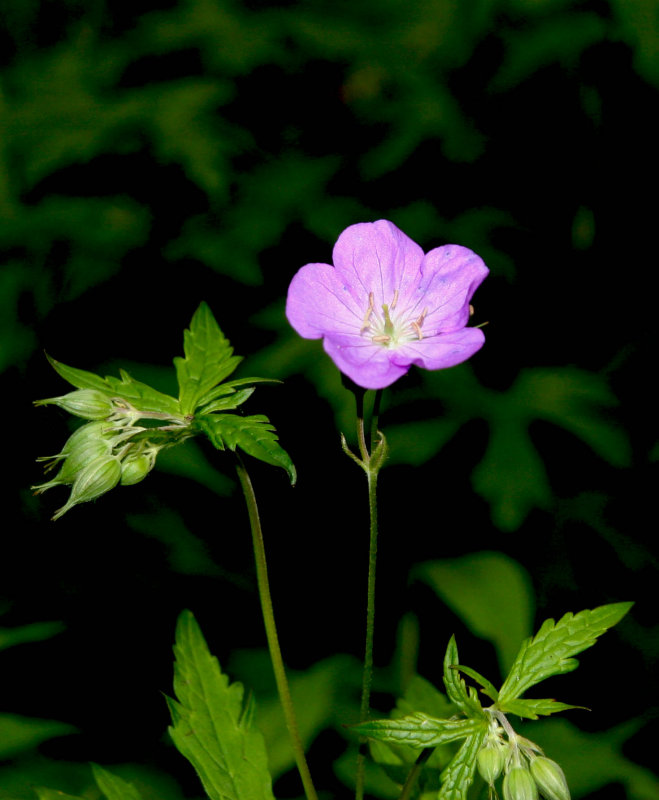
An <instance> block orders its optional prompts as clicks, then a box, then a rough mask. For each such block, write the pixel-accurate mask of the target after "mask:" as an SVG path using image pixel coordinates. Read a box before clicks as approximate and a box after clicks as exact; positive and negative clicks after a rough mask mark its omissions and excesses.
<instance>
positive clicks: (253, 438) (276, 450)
mask: <svg viewBox="0 0 659 800" xmlns="http://www.w3.org/2000/svg"><path fill="white" fill-rule="evenodd" d="M196 423H197V425H198V426H199V428H200V429H201V430H202V431H203V432H204V433H205V434H206V435H207V436H208V438H209V439H210V440H211V442H212V444H213V446H214V447H216V448H217V449H218V450H224V449H225V448H227V447H228V448H229V450H233V451H235V449H236V447H240V448H241V449H242V450H244V451H245V452H246V453H248V454H249V455H250V456H253V457H254V458H258V459H259V460H260V461H265V462H266V464H272V465H273V466H275V467H282V468H283V469H285V470H286V472H288V476H289V478H290V481H291V485H294V484H295V481H296V479H297V473H296V471H295V466H294V465H293V462H292V460H291V457H290V456H289V455H288V453H287V452H286V451H285V450H284V449H283V448H282V447H281V446H280V445H279V443H278V441H277V439H278V437H277V434H276V433H275V432H274V431H275V428H274V425H272V424H271V423H270V421H269V420H268V418H267V417H265V416H263V414H256V415H253V416H250V417H241V416H239V415H237V414H208V415H205V416H199V417H197V420H196Z"/></svg>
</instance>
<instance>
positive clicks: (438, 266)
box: [415, 244, 489, 334]
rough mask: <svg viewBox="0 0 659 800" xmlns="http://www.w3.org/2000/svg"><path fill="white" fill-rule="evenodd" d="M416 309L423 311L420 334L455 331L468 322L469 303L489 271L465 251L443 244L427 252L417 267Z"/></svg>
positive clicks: (476, 258)
mask: <svg viewBox="0 0 659 800" xmlns="http://www.w3.org/2000/svg"><path fill="white" fill-rule="evenodd" d="M421 271H422V274H423V277H422V279H421V282H420V284H419V286H418V288H417V290H416V291H417V294H418V296H417V298H416V300H415V305H416V308H418V309H419V313H420V312H421V311H422V310H423V308H426V309H427V314H426V316H425V320H424V330H427V331H428V333H429V334H432V333H441V332H448V331H456V330H459V329H460V328H463V327H464V326H465V325H466V324H467V322H468V320H469V301H470V300H471V298H472V296H473V294H474V292H475V291H476V289H477V288H478V287H479V286H480V284H481V283H482V282H483V280H484V279H485V277H486V276H487V274H488V272H489V270H488V268H487V267H486V266H485V264H484V263H483V260H482V259H481V257H480V256H478V255H476V253H474V252H473V251H472V250H469V248H467V247H460V246H459V245H457V244H447V245H444V246H443V247H436V248H435V249H434V250H431V251H430V252H429V253H427V254H426V256H425V257H424V259H423V263H422V265H421Z"/></svg>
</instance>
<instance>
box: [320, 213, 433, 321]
mask: <svg viewBox="0 0 659 800" xmlns="http://www.w3.org/2000/svg"><path fill="white" fill-rule="evenodd" d="M422 260H423V250H422V249H421V248H420V247H419V245H418V244H416V242H413V241H412V239H410V238H409V236H406V235H405V234H404V233H403V232H402V231H401V230H399V229H398V228H397V227H396V226H395V225H394V224H393V223H392V222H389V221H387V220H384V219H381V220H378V221H377V222H360V223H358V224H357V225H351V226H350V227H349V228H346V229H345V230H344V231H343V233H342V234H341V235H340V236H339V238H338V240H337V242H336V244H335V245H334V252H333V261H334V266H335V267H336V271H337V273H338V274H339V275H340V278H341V280H342V281H343V283H344V284H345V285H346V286H348V287H350V289H351V290H352V291H354V292H355V298H356V299H360V298H361V297H363V296H365V297H367V298H368V295H369V293H370V292H373V296H374V301H375V306H376V308H381V307H382V305H383V304H385V303H387V304H391V303H392V301H393V299H394V296H395V293H396V292H398V294H397V295H396V296H397V302H400V303H404V302H406V301H407V297H408V295H409V294H410V293H411V292H413V291H414V289H415V287H416V286H417V284H418V283H419V281H420V279H421V262H422Z"/></svg>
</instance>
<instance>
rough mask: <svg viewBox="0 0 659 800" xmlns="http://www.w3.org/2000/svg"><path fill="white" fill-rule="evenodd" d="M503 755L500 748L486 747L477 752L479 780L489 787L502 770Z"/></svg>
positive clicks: (495, 746)
mask: <svg viewBox="0 0 659 800" xmlns="http://www.w3.org/2000/svg"><path fill="white" fill-rule="evenodd" d="M503 762H504V754H503V747H502V746H497V745H494V746H490V745H487V746H485V747H483V748H481V749H480V750H479V751H478V755H477V756H476V766H477V767H478V772H479V773H480V776H481V778H482V779H483V780H484V781H485V782H486V783H489V784H490V786H492V785H493V784H494V781H495V780H496V779H497V778H498V777H499V775H501V771H502V770H503Z"/></svg>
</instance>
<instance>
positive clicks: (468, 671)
mask: <svg viewBox="0 0 659 800" xmlns="http://www.w3.org/2000/svg"><path fill="white" fill-rule="evenodd" d="M452 669H457V670H459V671H460V672H463V673H464V674H465V675H468V676H469V677H470V678H473V680H475V681H476V683H478V684H480V686H481V687H482V689H483V692H484V693H485V694H486V695H487V696H488V697H489V698H490V699H492V700H495V701H496V700H497V698H498V697H499V692H497V690H496V689H495V688H494V686H493V685H492V684H491V683H490V682H489V681H488V679H487V678H484V677H483V676H482V675H481V674H480V672H476V670H475V669H472V668H471V667H465V666H463V665H462V664H458V665H457V666H456V667H452Z"/></svg>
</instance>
